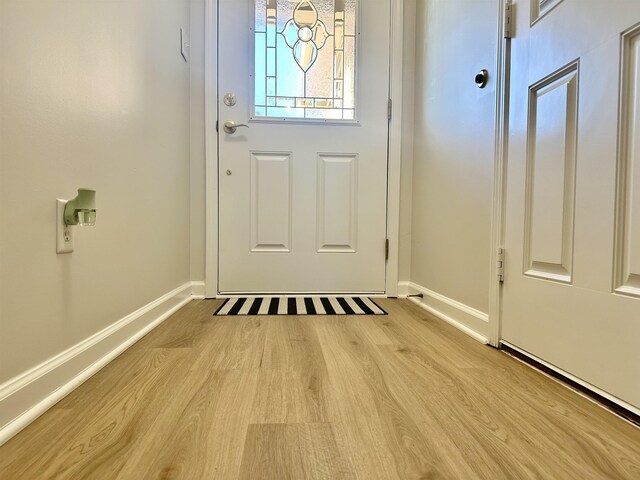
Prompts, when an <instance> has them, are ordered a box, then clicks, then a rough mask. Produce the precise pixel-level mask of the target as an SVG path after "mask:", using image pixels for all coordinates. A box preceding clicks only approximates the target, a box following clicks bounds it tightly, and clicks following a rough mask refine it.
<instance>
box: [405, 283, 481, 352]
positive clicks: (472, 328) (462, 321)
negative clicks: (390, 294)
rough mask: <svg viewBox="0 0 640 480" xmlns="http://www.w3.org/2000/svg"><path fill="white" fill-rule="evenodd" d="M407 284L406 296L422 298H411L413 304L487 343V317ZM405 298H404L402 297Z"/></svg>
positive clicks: (427, 290)
mask: <svg viewBox="0 0 640 480" xmlns="http://www.w3.org/2000/svg"><path fill="white" fill-rule="evenodd" d="M403 283H407V295H413V294H415V293H421V294H422V295H423V297H422V298H419V297H411V298H409V300H411V301H412V302H413V303H415V304H417V305H419V306H421V307H422V308H424V309H425V310H426V311H428V312H429V313H432V314H433V315H435V316H437V317H438V318H441V319H442V320H444V321H445V322H447V323H449V324H450V325H453V326H454V327H456V328H457V329H458V330H460V331H462V332H464V333H466V334H467V335H469V336H470V337H473V338H474V339H476V340H477V341H479V342H481V343H484V344H488V343H489V315H487V314H486V313H484V312H481V311H479V310H476V309H475V308H472V307H469V306H468V305H465V304H463V303H460V302H458V301H456V300H453V299H451V298H448V297H445V296H444V295H441V294H439V293H436V292H434V291H431V290H429V289H428V288H425V287H423V286H421V285H418V284H416V283H413V282H403ZM404 298H406V296H405V297H404Z"/></svg>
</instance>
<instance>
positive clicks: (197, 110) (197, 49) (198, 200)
mask: <svg viewBox="0 0 640 480" xmlns="http://www.w3.org/2000/svg"><path fill="white" fill-rule="evenodd" d="M190 44H191V48H190V55H191V58H190V64H191V280H193V281H196V282H202V281H204V271H205V263H204V262H205V235H206V233H205V232H206V223H205V220H206V217H205V204H206V198H205V148H204V147H205V130H204V115H205V104H204V1H203V0H192V2H191V32H190Z"/></svg>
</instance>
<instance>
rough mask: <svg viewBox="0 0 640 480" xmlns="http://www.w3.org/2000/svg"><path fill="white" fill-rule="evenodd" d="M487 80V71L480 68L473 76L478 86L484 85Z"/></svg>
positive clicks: (482, 86)
mask: <svg viewBox="0 0 640 480" xmlns="http://www.w3.org/2000/svg"><path fill="white" fill-rule="evenodd" d="M488 81H489V72H488V71H487V70H485V69H482V70H480V71H479V72H478V74H477V75H476V78H475V82H476V85H477V86H478V88H484V87H486V86H487V82H488Z"/></svg>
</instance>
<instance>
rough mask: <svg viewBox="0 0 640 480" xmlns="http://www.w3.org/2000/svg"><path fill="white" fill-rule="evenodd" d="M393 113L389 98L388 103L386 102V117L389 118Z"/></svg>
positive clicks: (391, 102)
mask: <svg viewBox="0 0 640 480" xmlns="http://www.w3.org/2000/svg"><path fill="white" fill-rule="evenodd" d="M392 114H393V101H392V100H391V99H389V103H388V104H387V118H388V119H389V120H391V115H392Z"/></svg>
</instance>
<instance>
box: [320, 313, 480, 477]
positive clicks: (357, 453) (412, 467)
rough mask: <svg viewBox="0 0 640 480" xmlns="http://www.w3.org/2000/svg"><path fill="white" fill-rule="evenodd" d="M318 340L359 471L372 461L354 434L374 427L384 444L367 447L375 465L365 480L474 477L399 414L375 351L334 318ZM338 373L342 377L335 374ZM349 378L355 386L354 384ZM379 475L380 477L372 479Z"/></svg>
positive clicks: (411, 420) (399, 403)
mask: <svg viewBox="0 0 640 480" xmlns="http://www.w3.org/2000/svg"><path fill="white" fill-rule="evenodd" d="M318 335H319V337H320V343H321V345H322V347H323V349H324V351H325V357H326V358H327V365H328V368H329V373H330V375H331V379H332V380H334V381H335V384H334V386H335V388H334V389H333V393H334V398H335V403H334V407H335V408H336V409H337V410H338V411H339V412H340V415H341V423H342V424H343V425H344V427H345V432H346V433H347V434H348V435H349V436H350V437H351V438H350V441H349V442H348V444H347V448H350V450H351V452H352V454H353V456H354V457H355V458H354V463H356V465H357V467H358V468H359V469H360V468H364V467H365V464H370V461H371V457H372V455H371V454H370V453H369V448H364V449H363V448H362V446H363V442H367V439H366V436H367V435H365V438H362V437H360V435H361V434H362V433H366V434H370V433H369V432H370V429H371V428H372V427H374V428H376V430H377V431H376V432H375V434H374V435H375V436H376V437H378V438H380V440H384V444H381V443H382V442H380V443H377V444H376V443H374V444H371V447H374V448H375V447H378V449H379V450H378V452H379V454H378V455H376V457H377V459H379V461H380V466H379V468H376V471H377V473H375V474H373V473H371V474H370V475H376V476H375V477H373V476H372V477H371V478H402V479H404V478H474V476H473V474H472V471H471V469H469V468H468V466H467V465H466V464H464V463H455V462H452V461H450V460H449V458H448V455H445V452H444V451H443V450H442V449H440V448H439V447H438V440H437V438H436V437H435V436H433V437H432V436H431V435H429V434H426V432H425V431H424V430H422V428H420V426H419V425H418V424H417V423H416V421H415V418H412V417H411V415H410V414H409V412H407V410H406V409H405V405H404V402H403V399H398V398H396V397H395V396H394V395H393V394H392V392H391V391H390V389H389V383H388V379H387V378H385V377H384V375H383V374H382V372H381V370H380V365H379V364H378V363H377V362H376V359H375V358H374V356H373V355H372V353H371V352H372V350H373V349H375V348H376V346H374V345H372V344H367V343H366V340H364V339H363V338H362V337H360V336H358V335H356V334H354V333H353V332H352V331H351V330H350V329H349V328H347V327H346V326H345V325H344V323H343V322H341V321H340V320H339V319H336V321H333V322H331V323H329V322H324V323H323V324H322V325H319V326H318ZM329 359H331V360H329ZM332 360H335V363H334V362H333V361H332ZM345 370H346V372H344V371H345ZM340 371H342V372H344V373H346V374H339V373H338V372H340ZM332 373H333V375H332ZM354 378H358V379H360V383H359V384H355V383H354V382H353V381H352V379H354ZM354 388H357V392H354V391H353V389H354ZM347 419H348V422H347ZM381 473H383V476H381V477H378V475H380V474H381Z"/></svg>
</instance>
